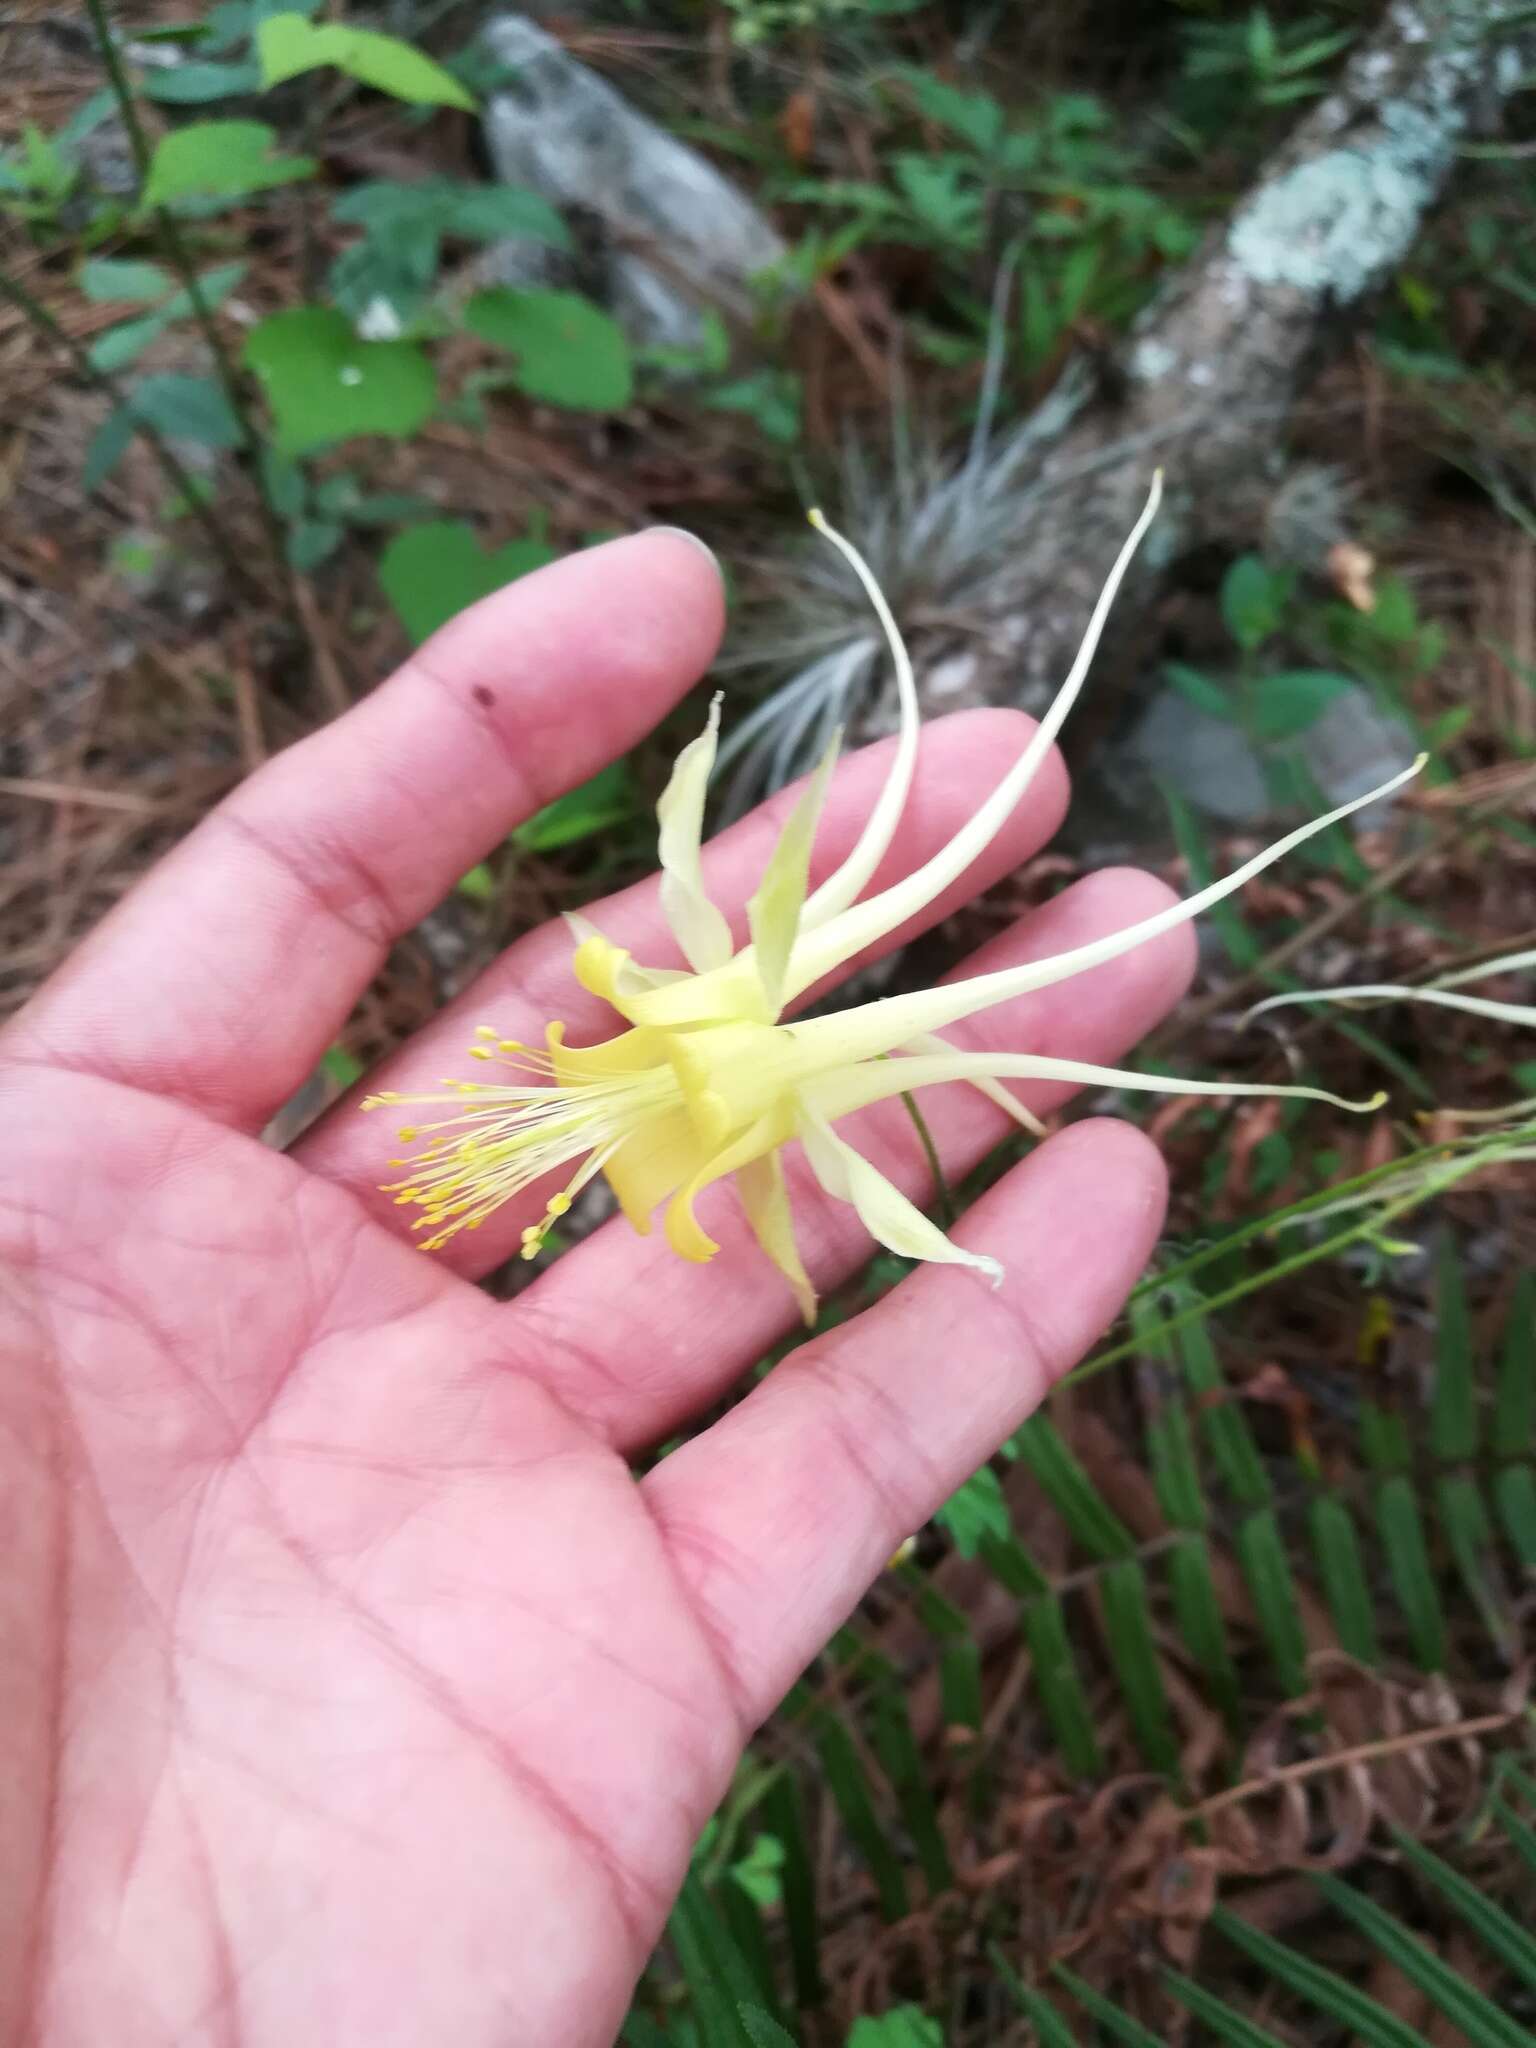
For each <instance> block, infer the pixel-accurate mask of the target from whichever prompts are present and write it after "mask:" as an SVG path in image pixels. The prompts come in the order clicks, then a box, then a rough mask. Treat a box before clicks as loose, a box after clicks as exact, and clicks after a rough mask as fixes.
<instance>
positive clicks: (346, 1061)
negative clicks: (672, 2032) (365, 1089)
mask: <svg viewBox="0 0 1536 2048" xmlns="http://www.w3.org/2000/svg"><path fill="white" fill-rule="evenodd" d="M320 1069H321V1072H322V1073H323V1074H324V1075H325V1078H326V1079H327V1080H328V1081H329V1082H330V1083H331V1085H332V1086H333V1087H335V1088H350V1087H351V1086H352V1084H353V1082H354V1081H361V1079H362V1078H363V1063H362V1061H361V1060H360V1059H358V1058H357V1057H356V1056H355V1055H354V1054H352V1053H350V1052H348V1051H347V1048H346V1047H345V1046H344V1045H332V1046H327V1048H326V1050H325V1051H324V1052H323V1053H322V1054H321V1056H320Z"/></svg>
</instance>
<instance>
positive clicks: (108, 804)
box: [0, 775, 171, 818]
mask: <svg viewBox="0 0 1536 2048" xmlns="http://www.w3.org/2000/svg"><path fill="white" fill-rule="evenodd" d="M0 796H25V797H32V798H33V799H35V800H36V802H38V803H43V804H90V805H92V806H94V808H95V809H97V810H99V811H129V812H131V813H132V814H133V816H134V817H136V818H158V817H162V816H163V815H164V814H165V813H166V811H167V810H169V809H170V808H171V807H170V806H169V805H167V804H164V803H161V802H159V801H157V799H156V798H154V797H149V796H136V795H135V794H134V793H133V791H132V790H127V789H85V788H82V787H81V786H80V785H79V784H78V783H74V782H48V781H44V780H39V779H36V778H34V777H31V776H22V775H0Z"/></svg>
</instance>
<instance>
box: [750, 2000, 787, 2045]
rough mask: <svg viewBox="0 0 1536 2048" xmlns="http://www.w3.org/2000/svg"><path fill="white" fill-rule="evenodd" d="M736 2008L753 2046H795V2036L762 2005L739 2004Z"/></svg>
mask: <svg viewBox="0 0 1536 2048" xmlns="http://www.w3.org/2000/svg"><path fill="white" fill-rule="evenodd" d="M736 2010H737V2011H738V2012H739V2013H740V2015H741V2024H742V2026H743V2027H744V2028H745V2030H746V2036H747V2039H748V2040H749V2041H750V2042H751V2044H752V2048H795V2040H794V2036H793V2035H792V2034H787V2033H786V2032H785V2031H784V2029H783V2028H782V2027H781V2026H780V2025H779V2023H778V2021H777V2020H776V2019H774V2018H772V2017H771V2016H770V2015H769V2014H768V2013H766V2012H764V2011H763V2008H762V2007H761V2006H760V2005H739V2006H738V2007H737V2008H736Z"/></svg>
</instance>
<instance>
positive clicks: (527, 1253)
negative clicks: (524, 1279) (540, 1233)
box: [522, 1242, 540, 1259]
mask: <svg viewBox="0 0 1536 2048" xmlns="http://www.w3.org/2000/svg"><path fill="white" fill-rule="evenodd" d="M539 1251H540V1246H539V1245H538V1243H537V1242H535V1243H533V1244H525V1245H524V1246H523V1252H522V1256H523V1257H524V1258H525V1259H536V1258H537V1257H538V1256H539Z"/></svg>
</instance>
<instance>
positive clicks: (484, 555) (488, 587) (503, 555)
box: [379, 519, 580, 851]
mask: <svg viewBox="0 0 1536 2048" xmlns="http://www.w3.org/2000/svg"><path fill="white" fill-rule="evenodd" d="M555 559H556V550H555V549H554V548H552V547H549V546H548V545H547V544H546V543H545V542H544V541H541V540H536V539H535V538H534V537H533V536H532V535H531V534H530V535H526V536H524V537H523V538H522V539H519V540H512V541H508V542H507V543H506V544H505V545H504V546H502V547H500V548H496V549H493V550H491V551H489V552H487V550H486V549H484V548H483V547H482V546H481V545H480V542H479V540H478V538H477V537H476V534H475V530H474V528H473V527H472V526H470V525H468V524H467V523H466V522H465V521H464V520H462V519H433V520H429V521H427V522H426V523H425V524H424V525H421V526H410V527H407V528H406V530H405V532H404V533H401V534H397V535H396V536H395V538H394V539H393V540H392V541H391V542H390V544H389V546H388V547H387V548H386V549H385V550H384V553H383V554H382V555H381V556H380V558H379V581H380V583H382V584H383V586H384V594H385V596H386V597H387V598H388V599H389V601H390V603H391V604H392V605H393V606H394V608H395V611H396V613H397V614H398V616H399V619H400V623H401V625H403V626H404V628H405V630H406V632H407V633H408V634H409V635H410V637H411V639H412V640H413V641H414V642H415V644H416V645H417V646H418V647H419V646H420V645H421V643H422V641H423V640H425V639H427V638H428V637H429V636H430V635H431V634H433V633H435V632H436V631H437V629H438V627H439V626H442V625H446V624H447V622H448V620H449V619H451V618H453V617H454V616H455V614H456V613H458V612H462V611H465V610H467V609H468V607H469V606H470V605H472V604H476V603H478V602H479V600H480V599H481V598H482V597H489V596H490V594H491V592H492V591H493V590H500V589H501V588H502V586H503V585H504V584H507V583H513V582H515V581H516V580H517V578H518V577H519V576H526V575H527V573H528V572H529V570H530V569H542V568H543V567H544V565H545V563H546V562H552V561H554V560H555ZM561 801H566V799H561ZM578 836H580V835H578ZM535 850H539V851H542V850H544V849H535Z"/></svg>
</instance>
